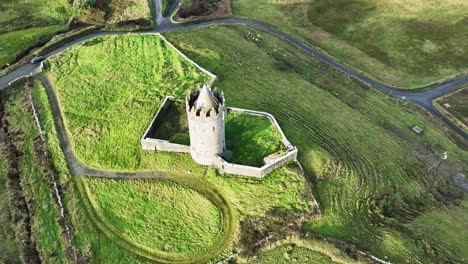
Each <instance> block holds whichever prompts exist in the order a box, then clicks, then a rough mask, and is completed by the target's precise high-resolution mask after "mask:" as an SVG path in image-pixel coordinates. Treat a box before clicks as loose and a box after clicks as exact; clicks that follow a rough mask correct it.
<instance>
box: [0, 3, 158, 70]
mask: <svg viewBox="0 0 468 264" xmlns="http://www.w3.org/2000/svg"><path fill="white" fill-rule="evenodd" d="M150 9H151V7H150V3H149V2H148V1H146V0H130V1H127V0H126V1H120V0H115V1H103V0H98V1H89V0H72V1H68V0H30V1H15V0H4V1H1V2H0V68H4V67H6V66H8V64H10V63H12V62H14V61H15V60H16V59H17V58H20V57H22V56H23V55H24V54H25V53H27V52H28V51H29V50H30V49H31V48H32V47H34V46H36V45H39V44H44V43H46V42H47V41H49V40H50V39H51V38H52V36H54V35H55V34H57V33H58V32H64V31H67V30H69V22H70V21H71V20H72V19H73V22H72V24H75V25H73V26H72V27H77V26H80V25H78V24H79V23H81V24H87V25H115V26H127V25H128V24H132V23H133V24H136V25H138V24H140V25H142V26H145V25H146V26H148V25H151V23H152V22H151V10H150ZM78 21H79V22H78ZM115 26H113V27H115Z"/></svg>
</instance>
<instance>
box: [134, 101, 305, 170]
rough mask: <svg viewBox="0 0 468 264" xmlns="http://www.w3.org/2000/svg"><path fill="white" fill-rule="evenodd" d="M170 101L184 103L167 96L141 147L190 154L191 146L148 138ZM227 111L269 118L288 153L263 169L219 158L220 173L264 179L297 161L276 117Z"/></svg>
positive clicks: (248, 112)
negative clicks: (290, 162) (276, 170)
mask: <svg viewBox="0 0 468 264" xmlns="http://www.w3.org/2000/svg"><path fill="white" fill-rule="evenodd" d="M169 101H178V102H183V100H180V99H177V98H175V97H173V96H166V98H164V101H163V102H162V104H161V106H160V107H159V109H158V111H157V112H156V114H155V115H154V117H153V120H152V121H151V123H150V125H149V126H148V128H147V129H146V131H145V133H144V134H143V137H142V138H141V147H142V148H143V150H149V151H167V152H183V153H190V146H187V145H181V144H175V143H171V142H169V141H168V140H163V139H155V138H149V137H148V133H149V132H150V130H151V128H152V127H153V125H154V122H155V121H156V119H157V117H158V116H159V114H160V113H161V111H162V110H163V109H164V108H165V107H167V105H168V104H169ZM227 109H228V111H230V112H237V113H242V114H248V115H254V116H261V117H266V118H268V120H270V122H271V123H272V124H273V126H274V127H275V128H276V129H277V130H278V132H279V133H280V135H281V138H282V141H283V144H284V145H285V147H286V148H287V153H286V154H284V155H282V156H279V157H277V158H274V159H271V160H267V161H266V164H265V165H263V166H262V167H254V166H247V165H240V164H233V163H229V162H227V161H226V160H224V159H223V158H221V157H219V156H218V162H217V163H216V164H214V165H213V167H214V168H215V169H217V170H218V171H219V172H220V173H228V174H235V175H241V176H249V177H256V178H262V177H264V176H265V175H267V174H268V173H270V172H272V171H273V170H275V169H277V168H279V167H281V166H283V165H284V164H286V163H287V162H289V161H292V160H296V159H297V152H298V150H297V148H296V147H295V146H293V145H292V144H291V142H289V140H288V139H287V138H286V135H285V134H284V132H283V130H282V129H281V127H280V125H279V124H278V122H277V121H276V119H275V117H274V116H273V115H272V114H270V113H267V112H261V111H254V110H248V109H242V108H235V107H227Z"/></svg>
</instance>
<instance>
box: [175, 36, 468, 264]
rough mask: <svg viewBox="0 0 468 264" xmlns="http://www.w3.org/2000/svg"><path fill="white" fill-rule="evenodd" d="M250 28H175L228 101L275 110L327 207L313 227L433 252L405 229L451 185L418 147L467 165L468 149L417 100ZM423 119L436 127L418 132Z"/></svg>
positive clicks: (370, 243) (393, 256) (410, 257)
mask: <svg viewBox="0 0 468 264" xmlns="http://www.w3.org/2000/svg"><path fill="white" fill-rule="evenodd" d="M249 31H252V30H251V29H248V28H243V27H214V28H209V29H201V30H196V31H190V32H188V31H185V32H177V33H170V34H167V37H168V38H169V39H170V40H171V41H172V42H173V43H175V44H176V46H178V47H179V48H180V49H181V50H182V51H183V52H185V53H186V54H187V55H188V56H189V57H191V58H192V59H194V60H195V61H197V62H198V63H200V64H201V65H202V66H203V67H205V68H207V69H208V70H210V71H211V72H213V73H215V74H216V75H218V76H219V77H220V81H219V82H218V83H217V86H219V87H220V88H221V89H222V90H223V91H224V92H225V96H226V98H227V100H228V101H229V105H231V106H235V107H242V108H248V109H255V110H261V111H266V112H270V113H272V114H273V115H274V116H275V117H276V118H277V119H278V121H279V123H280V125H281V126H282V128H283V130H284V131H285V133H286V135H287V136H288V138H289V139H290V140H291V141H292V143H293V144H294V145H296V146H298V148H299V150H300V151H299V159H300V161H301V163H302V164H303V165H304V167H305V168H306V170H307V171H308V172H309V173H311V174H314V175H316V176H317V180H318V182H317V185H316V186H315V190H316V195H317V196H318V198H319V201H320V202H321V205H322V207H321V209H322V213H323V216H322V217H321V218H320V219H317V220H314V221H311V222H310V223H309V224H308V225H306V226H305V230H306V231H309V232H314V233H318V234H321V235H326V236H333V237H337V238H341V239H344V240H346V241H348V242H352V243H355V244H358V245H359V246H360V247H361V248H363V249H366V250H370V251H371V252H372V253H373V254H376V255H378V256H381V257H383V256H388V257H389V260H390V261H396V262H404V261H410V262H426V261H428V259H430V258H432V256H431V257H428V254H426V252H424V250H423V249H422V246H418V245H416V244H415V243H414V241H415V240H418V238H417V237H412V236H411V234H408V233H404V232H400V231H399V230H400V229H398V222H399V221H401V220H402V219H407V221H411V219H412V215H415V214H421V213H423V212H424V210H430V208H433V205H436V204H438V202H437V201H436V200H435V199H434V198H432V194H429V193H430V192H434V190H439V191H441V192H442V193H450V192H451V191H450V185H448V184H449V183H448V182H446V181H445V180H444V178H443V177H442V178H441V177H434V174H433V171H428V168H429V166H430V165H432V164H427V163H426V162H425V158H426V156H424V152H418V151H417V150H418V149H419V148H420V147H421V146H424V145H425V146H426V147H428V148H429V149H430V151H431V152H433V153H441V152H442V151H444V150H449V151H450V153H453V156H451V162H450V164H451V166H452V167H451V168H452V170H455V171H457V170H458V171H465V172H466V170H467V164H466V160H468V154H467V152H466V151H463V150H462V149H460V148H459V146H457V144H455V143H454V142H452V141H450V140H449V139H448V138H447V137H446V136H445V135H444V134H443V132H441V131H440V130H439V129H438V128H437V127H436V126H435V125H434V123H433V122H434V120H432V119H431V118H428V117H427V116H425V115H424V114H422V113H421V112H419V110H418V109H417V108H415V107H413V106H412V105H409V104H408V103H405V102H400V101H398V100H394V99H390V98H387V97H385V96H383V95H381V94H380V93H378V92H375V91H374V90H371V89H369V88H366V87H362V86H360V85H358V84H356V83H354V82H353V81H352V80H349V79H347V78H346V77H343V76H342V75H341V74H339V73H337V72H335V71H333V70H331V69H330V68H329V67H327V66H326V65H323V64H322V63H320V62H317V61H315V60H312V59H309V58H308V57H307V56H306V55H304V54H303V53H301V52H299V51H298V50H297V49H296V48H294V47H292V46H290V45H288V44H285V43H284V42H282V41H279V40H277V39H276V38H273V37H270V36H268V35H264V34H262V33H261V32H253V33H254V34H260V35H261V36H260V39H261V40H260V41H258V42H257V41H253V40H252V38H251V37H250V36H249ZM228 40H229V41H228ZM415 124H418V125H421V126H423V129H424V130H425V131H426V132H427V133H425V134H424V135H423V136H415V135H414V134H413V133H412V132H411V130H410V128H411V126H412V125H415ZM230 196H231V195H230ZM373 204H377V206H374V205H373ZM413 239H414V240H413ZM429 243H431V245H435V246H437V241H433V240H431V241H429ZM444 253H445V254H446V255H447V256H452V257H453V256H455V255H454V252H452V251H446V252H445V251H444ZM431 261H433V259H431Z"/></svg>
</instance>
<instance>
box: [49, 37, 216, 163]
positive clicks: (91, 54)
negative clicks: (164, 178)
mask: <svg viewBox="0 0 468 264" xmlns="http://www.w3.org/2000/svg"><path fill="white" fill-rule="evenodd" d="M96 58H99V60H96ZM67 72H73V74H64V73H67ZM48 76H49V77H50V78H51V81H52V83H53V84H54V86H55V88H56V90H57V93H58V97H59V99H60V103H61V106H62V108H63V112H64V116H65V118H66V120H67V121H66V125H67V128H68V130H69V132H70V134H71V139H72V143H73V146H74V149H75V152H76V155H77V156H78V158H80V159H81V160H82V161H83V162H85V163H86V164H88V165H90V166H93V167H97V168H105V169H120V170H134V169H154V168H155V166H157V167H158V168H160V169H164V170H173V169H175V167H178V169H182V166H185V168H187V169H186V170H189V169H190V168H192V167H193V162H191V159H190V157H188V156H187V155H183V154H174V153H160V152H148V151H143V150H142V149H141V146H140V138H141V135H142V134H143V132H144V131H145V130H146V127H147V126H148V124H149V123H150V122H151V120H152V118H153V116H154V113H155V112H156V110H157V109H158V108H159V105H160V104H161V102H162V100H163V99H164V97H165V96H166V95H174V96H177V97H178V98H184V96H185V93H186V91H188V90H189V89H191V88H193V87H196V86H198V85H201V84H202V83H203V80H204V79H206V78H207V76H205V75H204V74H203V73H202V72H201V71H199V70H198V69H197V68H195V67H194V66H193V65H192V64H191V63H189V62H188V61H186V60H185V59H184V58H182V57H181V56H180V55H179V54H177V53H176V52H175V51H174V50H173V49H172V48H170V47H169V46H168V45H166V44H165V43H164V41H163V40H162V39H161V38H160V37H158V36H154V35H144V36H139V35H131V36H112V37H102V38H98V39H93V40H90V41H88V42H86V43H84V44H82V45H79V46H76V47H73V48H72V49H71V50H70V51H69V52H67V53H65V54H63V55H62V56H60V57H58V58H56V59H54V60H52V61H51V69H50V70H49V74H48ZM78 98H79V99H78ZM77 99H78V100H77Z"/></svg>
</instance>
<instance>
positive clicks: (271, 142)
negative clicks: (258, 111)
mask: <svg viewBox="0 0 468 264" xmlns="http://www.w3.org/2000/svg"><path fill="white" fill-rule="evenodd" d="M226 141H227V142H226V145H227V146H226V147H227V149H229V150H231V151H232V152H233V156H232V160H230V162H231V163H236V164H242V165H250V166H258V167H261V166H262V165H263V164H264V162H263V158H265V157H266V156H268V155H271V154H273V153H276V152H279V151H281V150H282V149H284V146H283V142H282V141H281V135H280V134H279V132H278V131H277V130H276V128H275V127H274V126H273V124H272V123H271V122H270V120H268V119H267V118H262V117H258V116H251V115H246V114H239V113H235V112H230V113H229V114H228V116H227V118H226Z"/></svg>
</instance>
